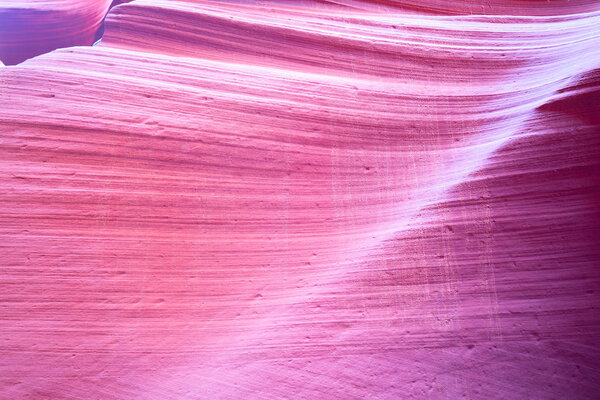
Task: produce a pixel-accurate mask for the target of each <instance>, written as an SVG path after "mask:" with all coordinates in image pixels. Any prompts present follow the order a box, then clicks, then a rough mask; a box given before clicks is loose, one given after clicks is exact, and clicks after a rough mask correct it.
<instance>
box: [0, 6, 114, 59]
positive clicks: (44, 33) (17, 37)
mask: <svg viewBox="0 0 600 400" xmlns="http://www.w3.org/2000/svg"><path fill="white" fill-rule="evenodd" d="M110 4H111V0H86V1H81V0H33V1H31V0H28V1H23V0H0V60H2V62H3V63H4V64H6V65H15V64H18V63H20V62H23V61H25V60H26V59H28V58H31V57H34V56H37V55H40V54H43V53H47V52H49V51H52V50H54V49H57V48H59V47H71V46H83V45H88V46H90V45H91V44H92V43H93V42H94V39H95V37H96V32H97V30H98V28H99V27H100V24H101V23H102V21H103V20H104V16H105V15H106V12H107V11H108V8H109V6H110Z"/></svg>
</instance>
